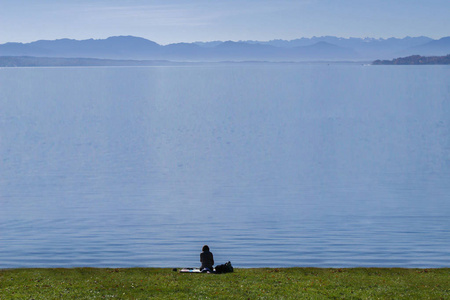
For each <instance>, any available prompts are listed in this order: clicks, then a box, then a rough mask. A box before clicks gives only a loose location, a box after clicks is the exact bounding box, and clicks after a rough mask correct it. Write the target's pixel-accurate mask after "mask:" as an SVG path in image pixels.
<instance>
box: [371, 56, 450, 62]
mask: <svg viewBox="0 0 450 300" xmlns="http://www.w3.org/2000/svg"><path fill="white" fill-rule="evenodd" d="M372 65H450V54H448V55H446V56H420V55H411V56H408V57H399V58H395V59H393V60H376V61H374V62H373V63H372Z"/></svg>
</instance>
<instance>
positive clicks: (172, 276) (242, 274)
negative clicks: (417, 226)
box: [0, 268, 450, 300]
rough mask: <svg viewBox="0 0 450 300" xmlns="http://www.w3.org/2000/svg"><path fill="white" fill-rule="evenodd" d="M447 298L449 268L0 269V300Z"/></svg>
mask: <svg viewBox="0 0 450 300" xmlns="http://www.w3.org/2000/svg"><path fill="white" fill-rule="evenodd" d="M158 298H159V299H183V298H184V299H206V298H212V299H450V269H428V270H424V269H378V268H369V269H365V268H355V269H316V268H286V269H284V268H283V269H235V272H234V273H228V274H221V275H213V274H181V273H178V272H173V271H172V270H171V269H153V268H133V269H96V268H76V269H11V270H0V299H2V300H3V299H158Z"/></svg>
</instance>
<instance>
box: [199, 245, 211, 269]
mask: <svg viewBox="0 0 450 300" xmlns="http://www.w3.org/2000/svg"><path fill="white" fill-rule="evenodd" d="M202 251H203V252H202V253H200V262H201V263H202V266H201V267H200V271H205V272H208V271H209V272H212V271H213V270H214V269H213V265H214V257H213V254H212V253H211V252H209V247H208V245H205V246H203V248H202Z"/></svg>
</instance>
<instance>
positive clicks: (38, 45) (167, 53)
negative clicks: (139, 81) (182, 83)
mask: <svg viewBox="0 0 450 300" xmlns="http://www.w3.org/2000/svg"><path fill="white" fill-rule="evenodd" d="M449 44H450V37H446V38H442V39H440V40H433V39H430V38H428V37H406V38H403V39H398V38H390V39H373V38H364V39H361V38H338V37H333V36H325V37H313V38H301V39H295V40H290V41H286V40H273V41H268V42H260V41H239V42H233V41H225V42H222V41H214V42H196V43H177V44H170V45H166V46H163V45H159V44H157V43H155V42H153V41H150V40H147V39H144V38H139V37H134V36H116V37H109V38H107V39H99V40H94V39H88V40H72V39H59V40H52V41H48V40H40V41H36V42H32V43H26V44H23V43H6V44H2V45H0V56H36V57H60V58H97V59H115V60H173V61H320V60H322V61H323V60H330V61H333V60H334V61H335V60H354V61H361V60H374V59H392V58H395V57H399V56H401V55H400V54H402V53H411V54H419V55H444V54H448V53H450V45H449Z"/></svg>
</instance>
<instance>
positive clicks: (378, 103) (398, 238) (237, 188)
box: [0, 64, 450, 268]
mask: <svg viewBox="0 0 450 300" xmlns="http://www.w3.org/2000/svg"><path fill="white" fill-rule="evenodd" d="M449 78H450V68H449V67H448V66H361V65H356V64H331V65H327V64H253V65H252V64H235V65H203V66H184V67H141V68H139V67H120V68H111V67H108V68H3V69H0V108H1V110H0V155H1V156H0V157H1V165H0V244H1V249H0V268H16V267H75V266H93V267H132V266H144V267H184V266H198V265H199V262H198V259H199V253H200V250H201V247H202V246H203V244H209V245H210V247H211V250H212V252H213V253H214V255H215V259H216V262H217V263H224V262H225V261H228V260H231V261H232V263H233V265H235V266H238V267H288V266H315V267H356V266H377V267H390V266H397V267H450V259H449V257H450V250H449V249H450V79H449Z"/></svg>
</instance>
